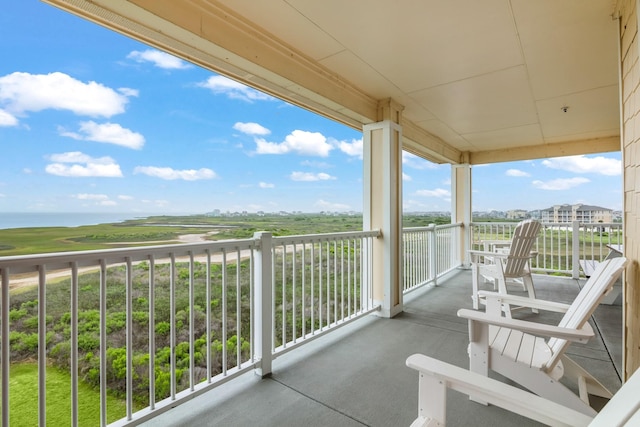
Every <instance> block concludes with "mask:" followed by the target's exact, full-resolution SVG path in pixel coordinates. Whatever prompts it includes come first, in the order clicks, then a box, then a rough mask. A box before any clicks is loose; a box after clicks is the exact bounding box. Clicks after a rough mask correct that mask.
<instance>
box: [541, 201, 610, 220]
mask: <svg viewBox="0 0 640 427" xmlns="http://www.w3.org/2000/svg"><path fill="white" fill-rule="evenodd" d="M540 220H541V221H542V222H571V221H580V222H587V223H589V222H591V223H593V222H613V211H612V210H611V209H607V208H602V207H600V206H590V205H583V204H576V205H555V206H552V207H550V208H547V209H543V210H541V211H540Z"/></svg>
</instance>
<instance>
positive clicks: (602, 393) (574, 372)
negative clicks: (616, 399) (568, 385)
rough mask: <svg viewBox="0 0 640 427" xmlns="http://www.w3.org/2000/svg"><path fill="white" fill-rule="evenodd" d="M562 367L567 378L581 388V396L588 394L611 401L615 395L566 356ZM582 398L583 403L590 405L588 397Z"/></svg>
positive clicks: (563, 358) (563, 357)
mask: <svg viewBox="0 0 640 427" xmlns="http://www.w3.org/2000/svg"><path fill="white" fill-rule="evenodd" d="M562 365H563V366H564V375H565V377H567V378H571V379H572V380H573V381H575V382H576V383H577V384H578V385H579V386H580V394H581V395H583V394H586V393H588V394H593V395H594V396H599V397H604V398H607V399H611V398H612V397H613V393H611V392H610V391H609V390H608V389H607V388H606V387H605V386H604V385H602V383H601V382H600V381H598V380H597V379H595V378H594V376H593V375H591V374H590V373H589V372H587V371H586V370H585V369H584V368H583V367H582V366H580V365H578V364H577V363H576V362H574V361H573V360H572V359H570V358H569V357H567V356H566V355H565V356H562ZM581 382H582V385H581ZM583 387H584V390H583ZM580 397H581V399H582V400H583V401H585V403H587V404H588V403H589V398H588V396H580Z"/></svg>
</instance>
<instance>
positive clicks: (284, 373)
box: [144, 270, 622, 427]
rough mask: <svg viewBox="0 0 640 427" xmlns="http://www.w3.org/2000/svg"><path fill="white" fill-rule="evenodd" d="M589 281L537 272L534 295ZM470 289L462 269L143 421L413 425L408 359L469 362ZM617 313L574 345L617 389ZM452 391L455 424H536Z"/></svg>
mask: <svg viewBox="0 0 640 427" xmlns="http://www.w3.org/2000/svg"><path fill="white" fill-rule="evenodd" d="M584 282H585V280H584V279H580V280H573V279H569V278H560V277H551V276H543V275H536V276H535V277H534V283H535V286H536V291H537V296H538V298H542V299H550V300H554V301H561V302H571V301H572V299H573V297H574V296H575V295H576V294H577V293H578V291H579V286H580V285H581V284H584ZM470 290H471V272H470V271H468V270H459V271H457V272H455V273H454V274H452V275H451V276H450V277H449V278H448V279H447V280H445V281H441V283H439V286H437V287H435V288H432V289H428V290H424V291H418V292H417V293H416V294H415V295H413V296H410V297H407V298H406V299H405V312H404V313H402V314H401V315H399V316H396V317H395V318H394V319H382V318H378V317H375V316H368V317H366V318H363V319H361V320H358V321H356V322H354V323H352V324H350V325H347V326H345V327H343V328H341V329H339V330H337V331H335V332H333V333H330V334H328V335H327V336H325V337H321V338H319V339H317V340H315V341H312V342H311V343H309V344H307V345H305V346H303V347H301V348H300V349H298V350H294V351H292V352H290V353H288V354H285V355H283V356H281V357H279V358H278V359H276V360H275V361H274V366H273V368H274V369H273V375H272V376H271V377H270V378H266V379H260V378H259V377H257V376H256V375H253V374H247V375H244V376H242V377H240V378H238V379H236V380H235V381H232V382H230V383H228V384H225V385H223V386H221V387H219V388H217V389H216V390H213V391H211V392H208V393H205V394H203V395H201V396H198V397H197V398H195V399H193V400H191V401H189V402H187V403H185V404H183V405H181V406H179V407H176V408H175V409H172V410H171V411H169V412H167V413H166V414H163V415H162V416H160V417H157V418H155V419H154V420H152V421H149V422H147V423H146V424H144V425H147V426H169V425H172V426H173V425H188V426H250V425H256V426H263V427H264V426H303V427H314V426H354V427H355V426H381V427H382V426H384V427H387V426H409V425H410V424H411V422H412V421H413V419H414V418H415V417H416V416H417V397H418V374H417V372H416V371H413V370H412V369H409V368H407V367H406V366H405V360H406V358H407V357H408V356H409V355H411V354H413V353H423V354H426V355H429V356H432V357H435V358H437V359H440V360H444V361H447V362H449V363H452V364H454V365H458V366H461V367H464V368H468V366H469V362H468V357H467V350H466V349H467V344H468V335H467V323H466V321H465V320H464V319H460V318H458V317H457V316H456V311H457V310H458V309H459V308H462V307H467V308H471V299H470ZM514 293H517V292H514ZM621 316H622V306H621V299H620V297H618V298H617V299H616V301H615V302H614V304H612V305H601V306H600V307H599V308H598V310H597V312H596V314H595V315H594V318H593V319H592V326H594V331H596V336H595V337H594V338H593V339H592V340H591V341H590V342H589V343H588V344H572V345H571V347H570V349H569V352H568V354H569V355H570V356H571V357H572V358H573V359H574V360H576V361H577V362H578V363H579V364H581V365H582V366H583V367H584V368H586V369H587V370H589V371H590V372H591V373H593V374H594V376H595V377H596V378H598V379H599V380H600V381H601V382H602V383H603V384H604V385H605V386H607V387H608V388H609V389H610V390H611V391H612V392H615V391H617V390H618V388H619V387H620V384H621V383H620V376H619V373H620V372H621V353H622V339H621ZM514 317H518V318H530V319H538V321H545V322H551V323H557V321H558V320H559V315H558V314H557V313H544V314H543V313H541V314H532V313H531V312H528V311H524V310H523V311H519V312H517V313H516V314H514ZM491 376H492V377H494V378H499V379H501V380H503V381H508V380H505V379H504V378H502V377H500V376H499V375H497V374H495V373H492V374H491ZM447 399H448V405H447V424H448V425H450V426H494V427H495V426H513V425H518V426H519V427H524V426H533V425H540V424H538V423H536V422H534V421H531V420H528V419H525V418H523V417H521V416H519V415H516V414H512V413H509V412H507V411H504V410H502V409H500V408H497V407H494V406H488V407H487V406H482V405H479V404H477V403H474V402H471V401H469V400H468V398H467V397H466V396H463V395H461V394H459V393H457V392H454V391H449V393H448V397H447ZM602 403H603V402H600V404H602Z"/></svg>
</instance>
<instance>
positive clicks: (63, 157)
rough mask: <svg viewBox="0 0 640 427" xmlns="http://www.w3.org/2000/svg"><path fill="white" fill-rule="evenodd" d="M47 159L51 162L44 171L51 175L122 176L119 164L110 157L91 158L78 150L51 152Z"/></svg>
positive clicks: (78, 176) (76, 176) (75, 176)
mask: <svg viewBox="0 0 640 427" xmlns="http://www.w3.org/2000/svg"><path fill="white" fill-rule="evenodd" d="M49 160H50V161H51V162H53V163H50V164H48V165H47V166H46V167H45V171H46V172H47V173H48V174H51V175H56V176H68V177H74V178H80V177H82V178H84V177H106V178H119V177H121V176H122V171H121V170H120V165H118V164H117V163H116V162H115V161H114V160H113V159H112V158H111V157H100V158H93V157H91V156H88V155H86V154H84V153H81V152H80V151H72V152H68V153H60V154H52V155H50V156H49Z"/></svg>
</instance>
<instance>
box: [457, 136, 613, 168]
mask: <svg viewBox="0 0 640 427" xmlns="http://www.w3.org/2000/svg"><path fill="white" fill-rule="evenodd" d="M620 147H621V144H620V137H619V136H611V137H607V138H594V139H583V140H574V141H568V142H559V143H555V144H541V145H531V146H526V147H514V148H504V149H500V150H487V151H478V152H471V153H469V163H470V164H472V165H482V164H487V163H500V162H513V161H518V160H533V159H546V158H550V157H563V156H574V155H580V154H596V153H610V152H614V151H620Z"/></svg>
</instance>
